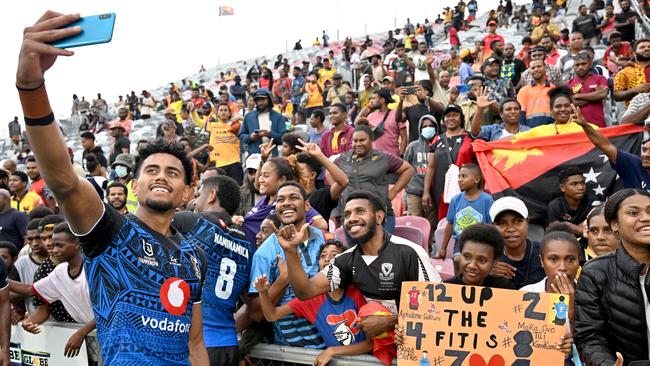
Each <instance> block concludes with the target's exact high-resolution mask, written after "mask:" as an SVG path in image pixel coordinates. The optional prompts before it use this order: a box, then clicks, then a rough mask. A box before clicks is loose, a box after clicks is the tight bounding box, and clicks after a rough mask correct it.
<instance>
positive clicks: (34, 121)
mask: <svg viewBox="0 0 650 366" xmlns="http://www.w3.org/2000/svg"><path fill="white" fill-rule="evenodd" d="M52 122H54V113H52V112H50V114H48V115H47V116H45V117H40V118H31V117H27V116H25V125H27V126H47V125H49V124H50V123H52Z"/></svg>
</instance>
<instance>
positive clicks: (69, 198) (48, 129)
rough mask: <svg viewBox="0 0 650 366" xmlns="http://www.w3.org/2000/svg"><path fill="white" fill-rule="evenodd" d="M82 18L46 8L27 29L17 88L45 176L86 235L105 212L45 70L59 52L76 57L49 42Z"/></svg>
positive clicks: (76, 228)
mask: <svg viewBox="0 0 650 366" xmlns="http://www.w3.org/2000/svg"><path fill="white" fill-rule="evenodd" d="M78 19H79V14H71V15H62V14H59V13H55V12H52V11H48V12H46V13H45V14H44V15H43V16H42V17H41V18H40V19H39V20H38V21H37V22H36V24H34V25H33V26H31V27H27V28H25V30H24V33H23V44H22V47H21V50H20V56H19V59H18V70H17V71H16V87H17V88H18V95H19V97H20V103H21V105H22V108H23V114H24V115H25V124H26V126H27V134H28V136H29V142H30V145H31V147H32V150H33V152H34V156H35V157H36V160H37V162H38V167H39V170H40V172H41V175H42V176H43V178H44V179H45V182H46V183H47V186H48V187H49V188H50V189H51V190H52V192H53V193H54V196H55V197H56V200H57V202H58V203H59V205H60V206H61V210H62V212H63V214H64V215H65V217H66V219H67V220H68V223H69V224H70V226H71V228H72V229H73V230H74V231H75V232H77V233H82V234H85V233H87V232H88V231H90V229H92V227H93V225H95V223H96V222H97V221H98V220H99V218H100V217H101V215H102V214H103V210H104V207H103V205H102V202H101V200H100V199H99V196H98V195H97V192H96V191H95V189H94V188H93V187H92V185H91V184H90V182H88V181H87V180H86V179H80V178H79V177H77V175H76V174H75V172H74V169H73V168H72V163H71V162H70V157H69V156H68V151H67V148H66V145H65V142H64V140H63V135H62V134H61V130H60V129H59V127H58V126H57V123H55V121H54V114H53V113H52V109H51V107H50V102H49V99H48V97H47V91H46V89H45V79H44V73H45V71H46V70H48V69H49V68H50V67H52V65H54V62H55V61H56V58H57V56H72V55H73V54H74V53H73V52H72V51H67V50H64V49H59V48H55V47H52V46H50V45H49V44H48V42H52V41H56V40H59V39H62V38H66V37H69V36H72V35H75V34H77V33H79V32H80V31H81V28H80V27H74V28H62V29H58V28H61V27H64V26H65V25H67V24H70V23H72V22H74V21H76V20H78Z"/></svg>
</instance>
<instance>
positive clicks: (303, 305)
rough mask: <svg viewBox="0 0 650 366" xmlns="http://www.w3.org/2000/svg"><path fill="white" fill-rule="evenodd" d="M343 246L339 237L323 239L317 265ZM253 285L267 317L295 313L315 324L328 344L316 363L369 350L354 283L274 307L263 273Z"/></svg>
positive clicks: (361, 298)
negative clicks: (308, 298) (362, 329)
mask: <svg viewBox="0 0 650 366" xmlns="http://www.w3.org/2000/svg"><path fill="white" fill-rule="evenodd" d="M344 250H345V249H344V247H343V244H341V242H340V241H338V240H333V239H330V240H327V241H326V242H325V244H323V246H322V247H321V250H320V254H319V255H318V265H319V267H320V269H321V270H322V269H323V268H325V267H326V266H327V265H329V263H330V261H332V260H333V259H334V257H335V256H337V255H338V254H341V253H342V252H343V251H344ZM254 286H255V288H256V289H257V291H258V293H259V295H260V304H261V306H262V312H263V313H264V318H266V320H267V321H269V322H275V321H276V320H278V319H280V318H282V317H284V316H287V315H289V314H295V315H296V316H298V317H304V318H306V319H307V320H309V322H310V323H312V324H314V325H315V326H316V328H317V329H318V331H319V332H320V334H321V336H322V337H323V339H324V340H325V344H326V345H327V347H328V348H327V349H326V350H324V351H323V352H321V353H320V354H319V355H318V357H317V358H316V362H315V364H316V365H326V364H327V363H328V362H329V360H330V359H331V358H332V357H333V356H336V355H359V354H364V353H368V352H370V351H372V340H370V339H366V337H365V335H364V333H363V331H361V328H360V319H359V316H358V313H359V309H361V307H362V306H363V305H365V304H366V300H365V298H364V296H363V294H361V292H360V291H359V290H358V289H357V288H356V287H354V286H348V288H347V289H337V290H334V291H333V292H330V293H328V294H322V295H320V296H316V297H314V298H312V299H310V300H307V301H301V300H299V299H298V298H295V299H293V300H291V301H289V302H288V303H287V304H285V305H281V306H278V307H274V306H273V303H272V302H271V299H270V297H269V288H270V286H269V282H268V279H267V277H266V275H262V276H260V277H258V278H256V279H255V283H254Z"/></svg>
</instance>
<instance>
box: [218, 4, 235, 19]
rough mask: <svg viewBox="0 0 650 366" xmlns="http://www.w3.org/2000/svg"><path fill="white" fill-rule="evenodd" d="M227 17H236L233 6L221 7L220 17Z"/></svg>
mask: <svg viewBox="0 0 650 366" xmlns="http://www.w3.org/2000/svg"><path fill="white" fill-rule="evenodd" d="M225 15H235V10H234V9H233V8H232V6H220V7H219V16H220V17H222V16H225Z"/></svg>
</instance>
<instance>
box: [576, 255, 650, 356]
mask: <svg viewBox="0 0 650 366" xmlns="http://www.w3.org/2000/svg"><path fill="white" fill-rule="evenodd" d="M642 269H643V265H642V264H640V263H639V262H637V261H636V260H635V259H634V258H632V257H631V256H630V255H629V254H628V252H627V251H626V250H625V249H624V248H623V246H622V245H621V246H620V247H619V248H618V249H617V250H616V251H615V252H612V253H608V254H605V255H603V256H600V257H597V258H594V259H592V260H591V261H589V262H587V264H585V266H584V268H583V271H582V274H581V275H580V279H579V280H578V288H577V291H576V299H575V335H574V338H575V343H576V346H577V347H578V351H580V356H581V358H582V359H583V360H584V361H585V364H586V365H614V363H615V361H616V351H618V352H620V353H621V354H622V355H623V358H624V359H625V365H628V364H629V363H630V362H632V361H636V360H647V359H648V338H647V334H646V332H647V325H646V317H645V307H644V302H643V293H642V292H641V283H640V282H639V275H640V273H641V270H642ZM645 288H646V293H648V294H650V276H649V277H646V279H645Z"/></svg>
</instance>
